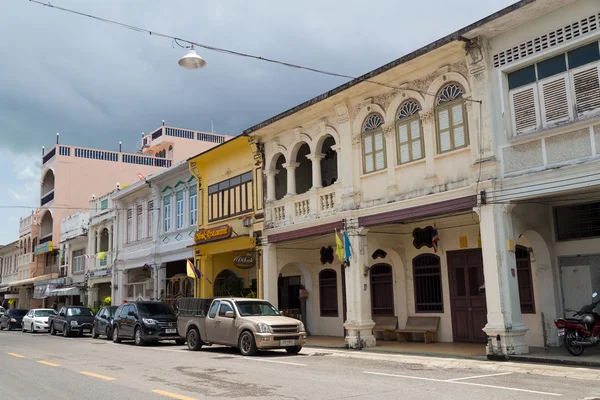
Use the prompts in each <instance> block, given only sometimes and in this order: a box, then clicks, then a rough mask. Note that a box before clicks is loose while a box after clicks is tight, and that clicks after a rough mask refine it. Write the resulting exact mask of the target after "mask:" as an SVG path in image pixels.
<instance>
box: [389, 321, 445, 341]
mask: <svg viewBox="0 0 600 400" xmlns="http://www.w3.org/2000/svg"><path fill="white" fill-rule="evenodd" d="M439 324H440V317H408V318H407V319H406V327H405V328H404V329H396V330H395V332H396V339H397V340H398V341H399V342H404V341H407V340H409V339H411V338H412V335H413V333H419V334H423V338H424V341H425V343H429V342H435V341H436V336H437V329H438V325H439Z"/></svg>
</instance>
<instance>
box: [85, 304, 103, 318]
mask: <svg viewBox="0 0 600 400" xmlns="http://www.w3.org/2000/svg"><path fill="white" fill-rule="evenodd" d="M88 307H89V308H91V310H92V312H93V313H94V315H96V314H98V311H100V309H101V308H102V307H100V306H98V307H94V306H92V305H90V304H88Z"/></svg>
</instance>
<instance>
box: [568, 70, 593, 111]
mask: <svg viewBox="0 0 600 400" xmlns="http://www.w3.org/2000/svg"><path fill="white" fill-rule="evenodd" d="M598 65H599V64H593V65H591V66H590V65H589V64H588V65H586V66H584V67H582V68H577V69H574V70H573V71H571V74H572V77H573V78H572V80H573V93H574V95H575V108H576V110H577V115H579V116H582V115H585V114H588V113H590V112H593V111H598V110H599V109H600V79H599V76H598Z"/></svg>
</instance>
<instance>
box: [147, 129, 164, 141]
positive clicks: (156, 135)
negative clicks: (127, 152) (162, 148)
mask: <svg viewBox="0 0 600 400" xmlns="http://www.w3.org/2000/svg"><path fill="white" fill-rule="evenodd" d="M162 134H163V129H162V128H158V129H157V130H155V131H154V132H152V140H154V139H158V138H159V137H161V136H162ZM144 144H145V143H144ZM148 144H149V143H148Z"/></svg>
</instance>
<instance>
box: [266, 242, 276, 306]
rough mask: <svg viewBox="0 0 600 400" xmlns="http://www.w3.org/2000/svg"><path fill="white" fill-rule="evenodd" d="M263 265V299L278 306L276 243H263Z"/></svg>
mask: <svg viewBox="0 0 600 400" xmlns="http://www.w3.org/2000/svg"><path fill="white" fill-rule="evenodd" d="M262 267H263V294H264V299H265V300H267V301H268V302H270V303H271V304H273V305H274V306H275V307H279V304H278V303H279V302H278V298H277V290H278V289H277V276H278V271H277V270H278V268H277V245H276V244H274V243H269V244H266V245H263V256H262Z"/></svg>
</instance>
